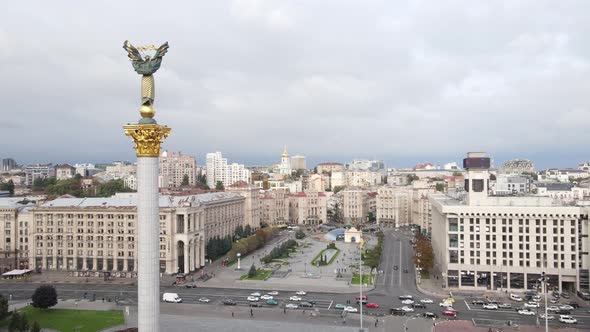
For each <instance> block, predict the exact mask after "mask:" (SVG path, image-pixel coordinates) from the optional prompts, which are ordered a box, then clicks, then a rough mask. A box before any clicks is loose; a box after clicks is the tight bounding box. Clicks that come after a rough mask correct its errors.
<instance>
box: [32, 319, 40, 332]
mask: <svg viewBox="0 0 590 332" xmlns="http://www.w3.org/2000/svg"><path fill="white" fill-rule="evenodd" d="M30 332H41V327H40V326H39V323H37V321H34V322H33V325H32V326H31V331H30Z"/></svg>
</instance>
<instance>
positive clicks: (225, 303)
mask: <svg viewBox="0 0 590 332" xmlns="http://www.w3.org/2000/svg"><path fill="white" fill-rule="evenodd" d="M223 305H236V301H234V300H232V299H225V300H223Z"/></svg>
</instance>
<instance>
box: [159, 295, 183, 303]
mask: <svg viewBox="0 0 590 332" xmlns="http://www.w3.org/2000/svg"><path fill="white" fill-rule="evenodd" d="M162 301H163V302H169V303H180V302H182V299H181V298H180V297H178V294H176V293H164V294H162Z"/></svg>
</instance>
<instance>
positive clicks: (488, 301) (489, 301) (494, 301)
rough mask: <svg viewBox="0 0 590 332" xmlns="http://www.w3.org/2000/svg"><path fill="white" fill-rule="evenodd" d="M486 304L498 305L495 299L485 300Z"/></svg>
mask: <svg viewBox="0 0 590 332" xmlns="http://www.w3.org/2000/svg"><path fill="white" fill-rule="evenodd" d="M486 303H492V304H498V301H497V300H495V299H487V300H486Z"/></svg>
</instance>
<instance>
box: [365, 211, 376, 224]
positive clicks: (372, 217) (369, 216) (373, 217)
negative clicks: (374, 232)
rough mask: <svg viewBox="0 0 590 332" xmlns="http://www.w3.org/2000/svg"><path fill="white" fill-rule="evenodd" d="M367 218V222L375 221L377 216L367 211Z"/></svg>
mask: <svg viewBox="0 0 590 332" xmlns="http://www.w3.org/2000/svg"><path fill="white" fill-rule="evenodd" d="M367 219H368V220H369V222H376V221H377V216H375V212H369V214H368V216H367Z"/></svg>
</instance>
